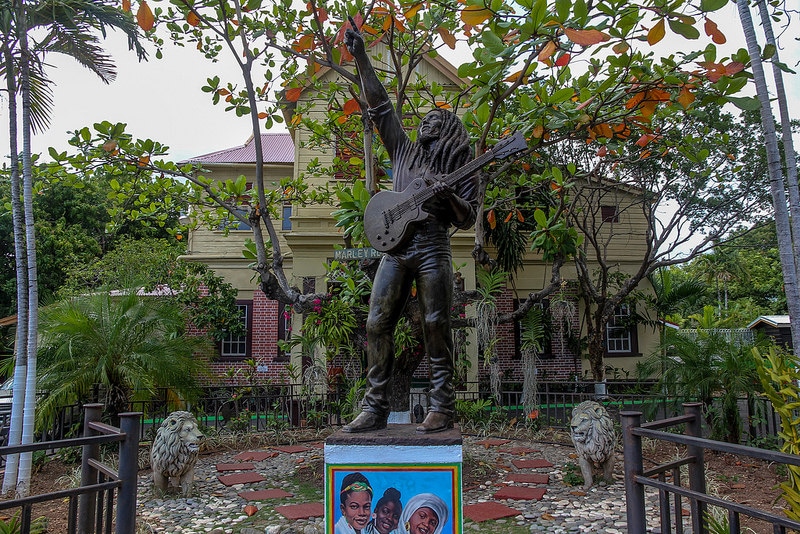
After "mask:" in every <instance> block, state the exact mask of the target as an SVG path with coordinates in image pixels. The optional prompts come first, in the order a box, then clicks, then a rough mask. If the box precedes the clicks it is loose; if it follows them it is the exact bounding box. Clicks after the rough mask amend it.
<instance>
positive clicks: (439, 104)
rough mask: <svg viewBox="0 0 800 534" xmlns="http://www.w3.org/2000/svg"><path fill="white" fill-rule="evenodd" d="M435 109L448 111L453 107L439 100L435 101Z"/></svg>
mask: <svg viewBox="0 0 800 534" xmlns="http://www.w3.org/2000/svg"><path fill="white" fill-rule="evenodd" d="M436 107H437V108H438V109H450V108H451V107H453V106H451V105H450V104H448V103H447V102H443V101H441V100H437V101H436Z"/></svg>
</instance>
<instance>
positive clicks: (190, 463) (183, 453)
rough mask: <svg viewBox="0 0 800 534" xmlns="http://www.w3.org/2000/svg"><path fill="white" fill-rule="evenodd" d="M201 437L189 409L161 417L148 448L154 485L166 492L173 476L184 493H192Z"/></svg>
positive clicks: (185, 494)
mask: <svg viewBox="0 0 800 534" xmlns="http://www.w3.org/2000/svg"><path fill="white" fill-rule="evenodd" d="M203 437H204V436H203V434H202V433H201V432H200V430H199V429H198V428H197V419H195V417H194V415H192V414H191V413H189V412H183V411H177V412H172V413H171V414H169V416H167V418H166V419H164V422H162V423H161V426H160V427H158V431H157V432H156V438H155V439H154V440H153V447H152V448H151V449H150V466H151V467H152V469H153V485H154V486H155V487H156V488H157V489H159V490H161V491H162V492H165V491H166V490H167V486H168V485H169V481H170V479H176V481H177V483H178V485H180V487H181V492H182V493H183V495H184V496H189V495H191V493H192V484H193V482H194V466H195V464H196V463H197V455H198V453H199V451H200V441H201V440H202V439H203Z"/></svg>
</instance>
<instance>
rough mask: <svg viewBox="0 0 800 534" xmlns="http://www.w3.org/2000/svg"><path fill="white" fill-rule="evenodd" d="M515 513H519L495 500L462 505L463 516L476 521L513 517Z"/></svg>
mask: <svg viewBox="0 0 800 534" xmlns="http://www.w3.org/2000/svg"><path fill="white" fill-rule="evenodd" d="M516 515H519V511H518V510H515V509H514V508H511V507H510V506H506V505H505V504H500V503H497V502H479V503H476V504H468V505H466V506H464V517H465V518H466V519H469V520H470V521H475V522H476V523H480V522H481V521H491V520H494V519H502V518H504V517H514V516H516Z"/></svg>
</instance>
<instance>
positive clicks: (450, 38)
mask: <svg viewBox="0 0 800 534" xmlns="http://www.w3.org/2000/svg"><path fill="white" fill-rule="evenodd" d="M436 31H437V32H439V37H441V38H442V41H444V44H446V45H447V46H448V47H449V48H450V50H455V49H456V36H455V35H453V34H452V33H450V30H448V29H447V28H442V27H441V26H439V27H438V28H436Z"/></svg>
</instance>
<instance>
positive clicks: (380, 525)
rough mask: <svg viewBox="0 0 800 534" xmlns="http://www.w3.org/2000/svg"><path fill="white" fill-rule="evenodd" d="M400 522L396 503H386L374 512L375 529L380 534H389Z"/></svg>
mask: <svg viewBox="0 0 800 534" xmlns="http://www.w3.org/2000/svg"><path fill="white" fill-rule="evenodd" d="M399 522H400V509H399V507H398V506H397V504H396V503H393V502H387V503H385V504H384V505H382V506H381V507H380V508H378V510H377V511H376V512H375V529H376V530H377V531H378V532H380V534H389V532H391V531H393V530H394V529H396V528H397V523H399Z"/></svg>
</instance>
